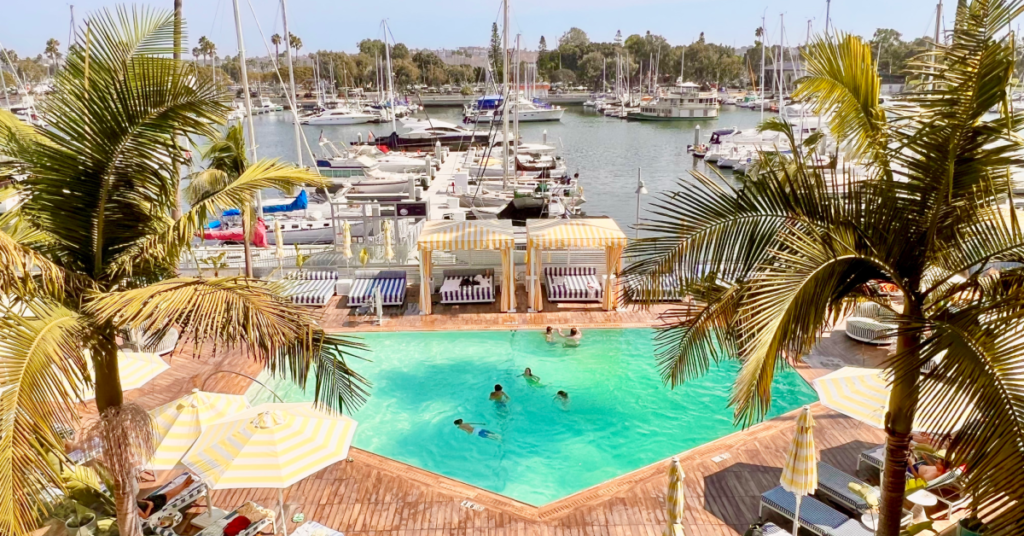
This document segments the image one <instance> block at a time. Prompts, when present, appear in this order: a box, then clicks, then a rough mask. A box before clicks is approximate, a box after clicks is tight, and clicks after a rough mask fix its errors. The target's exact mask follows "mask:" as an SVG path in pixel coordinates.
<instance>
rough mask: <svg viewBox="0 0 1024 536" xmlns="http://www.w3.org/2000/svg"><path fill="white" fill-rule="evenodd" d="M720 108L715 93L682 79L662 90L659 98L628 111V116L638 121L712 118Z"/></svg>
mask: <svg viewBox="0 0 1024 536" xmlns="http://www.w3.org/2000/svg"><path fill="white" fill-rule="evenodd" d="M718 110H719V105H718V98H717V97H716V96H715V94H714V93H711V92H701V91H700V86H698V85H697V84H694V83H692V82H685V83H684V82H683V81H682V80H681V79H680V80H678V81H677V82H676V85H675V87H673V88H669V89H668V90H666V91H663V92H661V93H660V94H659V95H658V98H657V99H654V100H652V101H650V102H646V103H642V104H641V105H640V106H639V107H638V108H636V109H634V110H630V111H628V112H627V113H626V118H627V119H632V120H636V121H680V120H692V119H712V118H716V117H718Z"/></svg>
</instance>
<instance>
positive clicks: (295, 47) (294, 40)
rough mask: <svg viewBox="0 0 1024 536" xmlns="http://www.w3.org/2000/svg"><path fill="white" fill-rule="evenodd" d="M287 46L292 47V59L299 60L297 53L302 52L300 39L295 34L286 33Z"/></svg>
mask: <svg viewBox="0 0 1024 536" xmlns="http://www.w3.org/2000/svg"><path fill="white" fill-rule="evenodd" d="M288 45H289V46H291V47H292V54H294V59H296V60H297V59H299V51H300V50H302V39H300V38H298V37H297V36H296V35H295V34H293V33H291V32H288Z"/></svg>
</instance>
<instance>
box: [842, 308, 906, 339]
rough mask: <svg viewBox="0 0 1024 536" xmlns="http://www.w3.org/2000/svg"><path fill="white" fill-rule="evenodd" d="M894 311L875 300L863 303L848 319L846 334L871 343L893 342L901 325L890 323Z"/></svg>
mask: <svg viewBox="0 0 1024 536" xmlns="http://www.w3.org/2000/svg"><path fill="white" fill-rule="evenodd" d="M891 316H892V313H891V312H890V311H889V310H888V309H885V308H884V307H882V306H881V305H878V304H877V303H874V302H868V303H862V304H859V305H857V308H856V309H854V311H853V315H851V316H850V317H848V318H847V319H846V336H848V337H850V338H851V339H853V340H856V341H860V342H866V343H869V344H882V345H885V344H892V343H893V342H894V341H895V340H896V335H895V331H896V329H897V328H898V327H899V326H897V325H896V324H893V323H890V322H889V320H890V318H891Z"/></svg>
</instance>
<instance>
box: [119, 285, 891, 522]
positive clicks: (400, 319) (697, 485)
mask: <svg viewBox="0 0 1024 536" xmlns="http://www.w3.org/2000/svg"><path fill="white" fill-rule="evenodd" d="M416 295H417V294H416V293H415V291H414V289H410V292H409V296H416ZM520 303H525V296H523V301H522V302H520ZM670 307H671V306H659V307H656V308H654V309H652V310H650V311H637V310H627V311H615V312H605V311H600V310H599V309H598V308H596V307H594V308H590V307H578V306H577V307H564V306H563V307H552V308H549V309H547V310H546V312H544V313H539V314H530V315H527V314H501V313H498V312H497V311H496V310H494V309H493V306H490V305H469V306H459V307H457V308H456V307H439V308H438V311H437V313H436V314H434V315H431V316H420V315H414V314H407V311H406V310H404V308H403V309H393V310H389V311H387V313H388V314H387V318H386V320H385V322H384V325H383V326H382V327H377V326H373V325H371V323H370V322H369V321H368V320H367V319H357V318H354V317H351V316H350V314H349V309H347V308H344V307H340V306H339V304H338V299H337V298H336V299H335V300H334V301H333V302H332V303H331V304H330V305H329V306H328V307H327V308H325V310H324V313H323V317H322V322H323V325H324V326H325V327H326V328H327V329H329V330H331V331H339V332H344V331H367V330H396V331H398V330H403V331H404V330H449V329H509V328H511V327H513V326H518V327H536V328H541V327H543V326H545V325H557V326H567V325H576V326H582V327H585V328H598V327H633V326H654V325H658V324H659V320H658V316H659V314H660V313H663V312H664V311H666V310H667V309H668V308H670ZM840 327H841V326H840ZM886 353H887V351H886V350H885V349H882V348H874V347H870V346H867V345H863V344H860V343H855V342H853V341H851V340H849V339H848V338H847V337H846V336H845V335H844V334H843V333H842V331H834V332H833V333H832V334H831V336H829V337H826V338H825V339H824V340H823V341H822V343H821V344H819V346H818V347H817V348H816V349H815V351H814V352H812V354H811V355H812V356H813V357H818V358H832V359H840V360H842V361H843V362H845V363H846V364H850V365H865V366H874V365H877V364H878V363H880V361H881V360H882V359H884V357H885V355H886ZM812 362H819V361H814V360H812ZM170 364H171V368H170V370H168V371H166V372H165V373H163V374H161V375H160V376H158V377H157V378H156V379H154V380H153V381H152V382H150V383H149V384H147V385H146V386H145V387H144V388H143V389H139V390H135V391H130V392H129V393H128V397H129V399H131V400H133V401H135V402H137V403H139V404H141V405H143V406H144V407H146V408H147V409H148V408H152V407H155V406H157V405H159V404H162V403H166V402H168V401H170V400H173V399H175V398H177V397H179V396H182V395H184V394H185V393H187V392H188V391H189V390H191V389H192V388H193V387H198V386H200V385H203V384H204V382H205V388H206V389H207V390H212V391H219V392H228V393H244V392H245V391H246V390H247V389H248V388H249V386H250V383H251V382H250V381H249V380H248V379H246V378H243V377H241V376H237V375H229V374H216V371H218V370H233V371H237V372H241V373H243V374H247V375H252V376H255V375H257V374H258V373H259V371H260V366H259V365H258V364H256V363H255V362H253V361H251V360H248V359H247V358H246V357H245V356H244V355H242V353H241V352H239V351H237V350H233V351H229V352H222V353H220V354H217V355H213V354H212V353H210V352H208V351H207V352H203V353H202V354H201V355H199V356H197V357H193V356H192V352H191V349H190V348H188V347H184V348H181V349H179V351H178V352H176V353H175V354H174V355H173V357H172V358H171V359H170ZM797 368H798V371H799V372H800V374H801V375H802V376H803V377H804V378H806V379H808V380H810V379H813V378H815V377H818V376H820V375H822V374H825V373H827V372H828V370H825V369H822V368H813V367H811V366H808V365H807V364H805V363H800V364H799V365H798V366H797ZM207 378H209V379H208V380H207ZM811 407H812V411H813V413H814V416H815V419H816V422H817V427H816V428H815V440H816V443H817V446H818V449H819V452H820V456H821V459H822V460H823V461H825V462H828V463H830V464H832V465H834V466H836V467H838V468H840V469H842V470H844V471H847V472H850V473H851V474H854V472H855V471H856V465H857V455H858V453H859V452H861V451H863V450H865V449H866V448H868V447H870V446H872V445H876V444H879V443H881V442H882V441H883V439H884V436H883V433H882V432H881V431H880V430H877V429H874V428H871V427H869V426H867V425H864V424H862V423H859V422H858V421H855V420H853V419H850V418H847V417H844V416H842V415H840V414H838V413H836V412H834V411H831V410H829V409H827V408H824V407H823V406H821V405H820V404H817V403H815V404H813V405H812V406H811ZM795 415H796V412H791V413H789V414H786V415H783V416H781V417H778V418H776V419H773V420H770V421H767V422H764V423H761V424H759V425H756V426H754V427H751V428H749V429H747V430H744V431H741V432H737V433H735V434H732V435H729V436H727V437H724V438H722V439H719V440H717V441H714V442H712V443H708V444H705V445H703V446H700V447H697V448H694V449H692V450H690V451H687V452H682V453H680V454H679V457H680V461H681V462H682V467H683V470H684V472H685V474H686V478H685V486H686V497H685V501H686V509H685V510H686V520H685V528H686V534H687V535H690V536H720V535H721V536H736V535H739V534H742V533H743V531H744V530H746V528H747V526H748V525H749V523H751V522H753V521H755V520H757V517H758V503H759V497H760V494H761V493H762V492H764V491H766V490H768V489H770V488H772V487H775V486H776V485H778V479H779V476H780V474H781V467H782V464H783V460H784V457H785V454H786V449H787V446H788V444H789V441H790V438H791V436H792V433H793V421H794V419H795ZM355 417H356V418H357V419H358V414H357V415H356V416H355ZM351 459H352V461H351V462H340V463H338V464H335V465H332V466H330V467H328V468H326V469H323V470H321V471H319V472H317V473H315V474H314V475H312V476H310V477H308V478H306V479H304V480H303V481H301V482H299V483H298V484H296V485H294V486H292V487H291V488H289V489H288V490H286V491H285V504H286V509H287V514H286V518H287V524H288V530H289V531H291V530H293V529H295V528H296V524H295V523H292V522H291V517H292V516H293V515H294V514H296V513H298V512H302V513H304V514H305V519H306V520H308V521H318V522H320V523H322V524H324V525H326V526H328V527H331V528H333V529H336V530H339V531H341V532H343V533H345V535H346V536H364V535H365V536H369V535H380V536H384V535H388V536H440V535H449V534H450V535H459V536H463V535H465V536H527V535H530V536H533V535H537V536H540V535H546V536H563V535H564V536H584V535H601V536H658V535H660V534H661V530H662V528H663V527H664V525H665V512H664V510H665V489H666V486H667V470H668V461H667V460H665V461H662V462H659V463H656V464H653V465H651V466H648V467H645V468H643V469H640V470H638V471H635V472H633V473H630V474H626V475H623V476H620V477H618V478H615V479H613V480H610V481H607V482H604V483H602V484H600V485H598V486H595V487H593V488H590V489H587V490H584V491H581V492H579V493H577V494H574V495H572V496H569V497H567V498H564V499H561V500H559V501H556V502H554V503H550V504H547V505H544V506H542V507H535V506H531V505H527V504H523V503H520V502H517V501H515V500H512V499H509V498H507V497H503V496H501V495H498V494H495V493H492V492H488V491H485V490H482V489H479V488H476V487H473V486H469V485H467V484H463V483H461V482H458V481H455V480H452V479H449V478H446V477H443V476H440V475H437V474H434V473H430V472H427V471H423V470H421V469H418V468H415V467H411V466H408V465H405V464H402V463H400V462H396V461H394V460H390V459H388V458H384V457H381V456H377V455H375V454H373V453H370V452H366V451H362V450H360V449H355V448H353V449H352V454H351ZM716 460H717V461H716ZM159 476H160V482H162V481H164V480H165V479H167V478H169V476H170V473H162V474H160V475H159ZM143 486H145V487H147V488H149V489H152V486H153V485H152V484H148V485H147V484H144V485H143ZM144 491H145V490H144ZM277 493H278V492H277V490H275V489H238V490H225V491H215V492H213V493H212V500H213V504H214V505H216V506H218V507H220V508H223V509H225V510H230V509H232V508H234V507H236V506H238V505H239V504H241V503H242V502H244V501H247V500H252V501H255V502H257V503H259V504H261V505H263V506H266V507H268V508H272V509H276V508H277V506H278V505H277V496H278V495H277ZM466 501H468V502H466ZM201 503H202V501H201V502H200V505H197V506H196V507H194V508H192V509H191V510H190V511H188V512H187V516H186V519H190V518H191V517H192V516H194V515H196V514H198V513H201V512H202V511H203V510H204V508H203V507H202V506H201ZM474 506H475V508H474ZM777 521H779V520H777ZM178 529H179V531H180V533H181V534H183V535H185V536H188V535H191V534H194V533H195V532H196V529H195V528H193V527H191V526H189V525H187V524H183V525H179V526H178Z"/></svg>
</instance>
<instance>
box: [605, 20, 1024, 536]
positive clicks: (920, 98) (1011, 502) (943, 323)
mask: <svg viewBox="0 0 1024 536" xmlns="http://www.w3.org/2000/svg"><path fill="white" fill-rule="evenodd" d="M1022 11H1024V8H1022V4H1021V2H1016V1H1015V2H1006V1H1003V0H973V1H972V2H970V3H968V2H966V1H965V2H961V3H960V4H959V6H958V11H957V18H956V25H955V30H954V32H953V39H952V42H951V44H949V45H946V46H940V47H937V48H936V49H935V50H933V51H930V52H929V53H928V54H929V55H927V56H923V57H920V58H918V59H917V60H916V64H917V67H916V68H915V73H914V74H916V75H919V76H922V77H930V80H931V82H930V83H926V84H923V85H920V86H918V87H917V89H916V90H915V91H914V92H912V93H910V94H909V96H908V98H909V100H910V101H911V102H912V103H914V104H916V105H918V106H920V108H921V112H920V113H916V114H914V115H910V116H907V115H901V116H899V117H892V116H890V115H887V113H886V111H885V109H884V108H882V107H881V106H880V105H879V88H880V80H879V77H878V74H877V69H876V65H875V63H874V62H873V61H872V56H871V50H870V47H869V46H868V45H867V44H865V43H863V42H862V41H861V40H860V39H859V38H857V37H853V36H848V35H846V36H844V35H835V34H834V33H833V35H831V36H829V38H826V39H818V40H816V41H814V42H812V43H811V45H810V46H809V47H808V50H807V52H806V55H805V58H806V65H807V70H808V73H809V74H808V76H807V77H806V78H805V79H804V80H803V82H802V83H801V85H800V86H799V89H798V91H797V92H796V93H795V94H794V98H795V99H801V100H807V101H809V102H811V103H812V104H813V105H814V106H815V107H816V109H817V110H818V111H819V113H826V112H827V113H831V114H832V115H831V117H832V118H831V119H830V121H829V125H830V128H831V130H832V132H833V133H834V135H835V136H836V138H837V139H838V141H839V142H840V144H841V145H842V146H844V147H845V148H846V150H847V154H848V155H849V156H850V157H852V158H857V159H858V160H859V161H860V162H863V163H865V166H864V168H863V169H865V170H866V171H867V173H869V176H868V177H867V178H864V177H863V176H861V177H854V176H852V175H851V174H849V173H847V172H846V171H844V170H843V169H839V170H825V169H824V168H826V167H827V166H821V165H814V166H810V165H808V163H809V162H813V163H815V164H818V162H817V160H818V159H817V157H816V156H814V153H813V151H810V148H809V146H813V145H814V144H816V143H817V141H818V138H817V137H815V139H809V140H808V141H807V142H805V144H803V145H801V144H798V143H797V142H796V140H795V139H793V135H792V131H791V130H790V129H789V126H788V125H787V124H786V123H784V122H781V121H773V122H771V123H768V124H766V125H764V126H763V128H765V129H768V130H776V131H780V132H783V133H785V134H786V135H787V136H789V137H790V139H791V140H792V141H791V146H792V147H794V149H796V151H797V154H796V155H795V156H794V157H792V158H777V159H768V158H767V157H766V156H765V157H762V161H763V162H765V163H764V164H763V165H762V166H761V167H760V170H759V172H758V173H757V174H756V175H755V177H753V178H749V179H744V180H742V181H741V184H740V186H739V187H735V188H734V187H732V186H729V182H728V181H725V180H722V179H721V177H716V178H713V177H708V176H706V175H704V174H702V173H699V172H694V173H693V176H694V178H695V179H696V181H695V182H680V184H679V185H678V187H677V188H676V190H675V191H673V192H670V193H667V194H665V195H662V196H661V197H660V198H659V200H658V201H657V202H656V203H655V204H654V207H653V209H652V213H653V216H652V218H651V219H650V220H648V221H646V222H645V223H644V224H643V227H644V229H645V230H646V231H647V234H648V237H646V238H643V239H640V240H639V241H636V242H634V243H633V244H631V245H630V246H629V248H628V250H627V255H628V257H629V259H630V262H629V266H628V268H627V269H626V270H625V271H624V274H623V279H624V282H625V286H626V289H627V292H626V299H627V300H629V301H632V302H634V303H638V304H641V305H645V304H649V303H651V302H653V301H655V300H657V299H658V298H659V297H660V296H663V295H664V293H665V292H666V291H668V289H667V288H664V285H665V283H664V281H663V279H662V277H663V274H674V276H675V278H676V280H677V281H676V282H677V283H678V284H680V285H681V286H682V288H683V289H684V290H685V291H686V292H687V293H689V294H690V295H692V296H693V297H694V298H695V303H694V304H693V305H692V306H688V307H684V308H681V309H679V310H677V311H673V312H672V313H670V314H669V315H668V316H667V320H668V321H669V323H670V327H669V328H668V329H665V330H663V331H661V332H660V333H659V334H658V335H657V340H658V342H659V351H658V360H659V362H660V364H661V367H662V375H663V378H664V380H665V381H666V382H667V383H669V384H670V385H672V386H673V387H675V386H677V385H681V384H683V383H685V382H686V381H687V380H690V379H692V378H695V377H698V376H701V375H703V374H704V373H705V372H706V371H707V369H708V368H709V367H710V366H711V364H712V363H713V362H717V361H719V360H721V359H728V358H735V359H738V360H739V361H740V362H741V363H742V368H741V372H740V373H739V375H738V377H737V379H736V382H735V384H734V388H733V396H732V399H731V405H732V406H733V407H734V408H735V416H736V419H737V421H738V422H742V423H743V424H745V425H748V424H750V423H752V422H755V421H757V420H759V419H761V418H763V417H764V415H765V414H766V412H767V411H768V409H769V406H770V404H771V384H772V379H773V378H774V375H775V372H776V371H777V370H779V369H784V368H787V367H790V366H792V365H793V364H794V361H795V359H796V358H797V357H798V356H801V355H803V354H805V353H806V352H808V351H809V350H810V349H811V348H812V347H813V346H814V344H815V343H816V342H817V341H818V340H819V338H820V337H821V336H822V334H823V333H824V332H826V331H827V330H828V329H829V328H830V327H831V326H832V325H833V323H834V322H835V321H837V320H838V319H840V318H842V317H843V316H844V314H845V313H847V312H849V308H850V307H851V306H852V304H853V303H855V302H857V301H865V300H868V301H873V302H876V303H878V304H879V305H880V306H882V307H884V308H886V309H888V310H889V311H890V312H891V313H892V315H893V316H894V317H895V318H896V319H897V320H896V322H895V323H896V324H897V325H898V329H896V330H895V331H894V335H895V337H896V348H895V354H894V355H893V356H892V357H891V358H890V359H889V361H887V362H886V367H887V369H889V370H890V371H891V373H892V385H891V387H892V395H891V397H890V405H889V408H888V411H887V414H886V416H885V432H886V435H887V441H886V462H885V470H884V472H883V475H882V504H881V507H880V514H881V519H880V526H879V530H878V534H879V535H881V536H896V535H897V534H898V533H899V521H900V515H901V509H902V504H903V496H904V491H905V483H906V475H905V472H906V467H907V454H908V450H909V444H910V436H911V431H912V430H913V429H914V424H913V423H914V419H915V416H916V415H917V414H918V413H919V412H924V411H927V412H929V413H931V414H935V415H942V416H944V419H943V422H941V423H940V424H939V426H938V429H937V430H935V431H934V432H935V434H934V435H937V436H939V437H943V436H944V437H947V438H950V441H951V442H950V444H949V449H948V454H947V455H948V456H949V458H950V460H951V462H952V465H953V466H961V465H962V466H963V467H965V470H966V472H965V474H964V481H963V482H964V493H966V494H969V495H971V496H972V497H973V499H974V513H975V514H978V515H982V516H987V517H988V521H989V529H988V532H987V533H986V534H988V535H990V536H992V535H1000V536H1002V535H1007V536H1008V535H1012V534H1021V533H1022V531H1024V503H1022V502H1021V501H1019V500H1018V498H1019V497H1020V496H1021V495H1022V494H1024V473H1022V472H1021V471H1019V470H1014V469H1010V468H1013V467H1017V468H1020V467H1024V448H1022V445H1024V372H1022V371H1024V341H1022V339H1021V332H1020V327H1019V326H1020V322H1021V316H1022V314H1024V270H1022V269H1021V268H1020V266H1021V265H1020V264H1003V263H1021V262H1024V226H1022V222H1021V221H1020V220H1019V218H1018V216H1017V213H1016V212H1015V211H1014V210H1013V208H1012V207H1013V190H1012V188H1011V186H1010V180H1009V179H1010V171H1011V168H1012V167H1016V166H1020V165H1022V164H1024V161H1022V158H1021V155H1020V147H1021V141H1020V134H1019V132H1020V130H1021V127H1020V125H1022V124H1024V123H1022V122H1024V114H1021V113H1019V112H1013V111H1012V110H1013V109H1012V107H1011V106H1010V101H1009V97H1008V94H1007V89H1006V88H1007V87H1008V86H1009V83H1010V77H1011V76H1012V73H1013V69H1012V65H1013V58H1014V51H1013V44H1012V43H1011V41H1010V36H1009V35H1008V34H1007V33H1006V32H1003V31H1002V30H1003V29H1004V28H1006V27H1007V25H1008V24H1009V22H1010V21H1011V20H1013V18H1014V17H1016V16H1017V15H1019V14H1020V13H1021V12H1022ZM993 107H998V108H999V109H1000V110H1001V112H1000V114H999V117H998V118H997V119H993V120H989V119H986V118H985V114H986V112H987V111H988V110H989V109H990V108H993ZM805 151H809V152H810V154H807V155H804V154H802V152H805ZM883 283H884V284H888V285H892V286H894V287H895V288H898V289H899V290H900V291H901V294H902V299H899V300H897V299H890V298H887V297H886V295H884V294H882V293H881V292H880V291H879V286H880V284H883ZM925 364H930V365H929V367H924V365H925ZM926 369H927V371H926ZM954 432H955V433H954Z"/></svg>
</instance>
